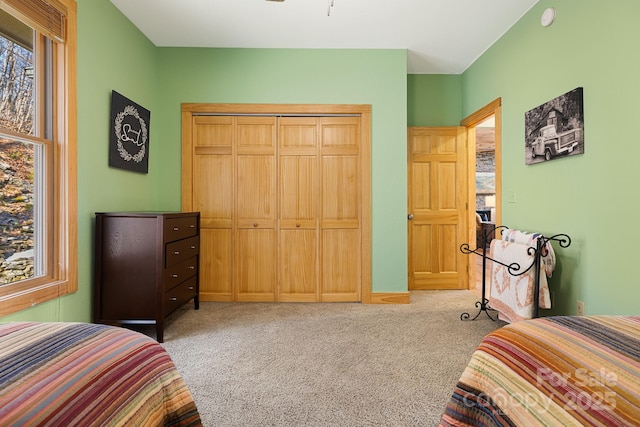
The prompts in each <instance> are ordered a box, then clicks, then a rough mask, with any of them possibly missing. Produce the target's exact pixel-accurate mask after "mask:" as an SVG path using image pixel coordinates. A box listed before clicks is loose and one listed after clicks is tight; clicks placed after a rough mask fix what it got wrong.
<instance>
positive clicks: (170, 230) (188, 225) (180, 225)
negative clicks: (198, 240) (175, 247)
mask: <svg viewBox="0 0 640 427" xmlns="http://www.w3.org/2000/svg"><path fill="white" fill-rule="evenodd" d="M163 233H164V241H165V243H169V242H173V241H174V240H180V239H184V238H186V237H191V236H195V235H196V234H198V217H197V216H195V215H193V216H184V217H177V218H165V220H164V224H163Z"/></svg>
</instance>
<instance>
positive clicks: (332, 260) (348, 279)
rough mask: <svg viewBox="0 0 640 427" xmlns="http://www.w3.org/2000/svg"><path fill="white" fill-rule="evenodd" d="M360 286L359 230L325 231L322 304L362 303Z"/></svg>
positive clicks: (323, 240) (323, 235)
mask: <svg viewBox="0 0 640 427" xmlns="http://www.w3.org/2000/svg"><path fill="white" fill-rule="evenodd" d="M359 284H360V232H359V230H357V229H342V230H341V229H329V230H323V232H322V286H321V289H320V292H321V300H322V301H323V302H356V301H360V286H359Z"/></svg>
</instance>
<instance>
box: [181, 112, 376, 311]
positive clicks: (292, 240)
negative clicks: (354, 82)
mask: <svg viewBox="0 0 640 427" xmlns="http://www.w3.org/2000/svg"><path fill="white" fill-rule="evenodd" d="M313 107H314V106H290V105H287V106H278V105H248V104H241V105H233V104H184V105H183V118H182V125H183V135H182V192H183V194H182V209H183V210H194V211H198V212H200V215H201V245H200V246H201V261H200V299H201V300H203V301H305V302H313V301H325V302H346V301H351V302H355V301H361V300H362V288H363V286H364V282H365V281H366V283H367V284H366V286H368V287H369V286H370V283H369V281H370V278H369V274H368V270H370V262H369V259H370V254H369V249H368V247H369V242H368V239H369V236H368V234H369V233H368V232H366V231H365V230H367V229H368V227H369V216H370V212H369V211H370V201H369V195H368V191H369V184H368V182H369V180H370V176H369V174H370V172H369V167H368V163H369V162H370V155H369V147H368V143H369V142H368V139H369V131H368V129H366V130H364V131H363V122H364V123H366V126H368V123H369V122H368V114H369V108H370V107H369V106H351V108H349V106H346V110H347V111H350V110H355V111H356V112H344V110H345V106H338V107H336V108H334V109H331V108H330V106H315V108H313ZM314 110H317V111H314ZM334 110H337V112H333V113H327V111H334ZM363 111H364V113H365V114H366V117H365V119H364V120H363ZM363 141H365V142H364V143H363ZM365 162H366V163H367V166H365V167H363V163H365ZM365 182H366V184H364V183H365ZM364 191H367V194H366V196H365V195H364ZM363 202H364V203H363ZM365 209H366V212H364V210H365ZM364 247H366V249H365V250H364V251H363V248H364ZM365 264H366V265H365ZM363 269H364V270H365V274H364V275H363Z"/></svg>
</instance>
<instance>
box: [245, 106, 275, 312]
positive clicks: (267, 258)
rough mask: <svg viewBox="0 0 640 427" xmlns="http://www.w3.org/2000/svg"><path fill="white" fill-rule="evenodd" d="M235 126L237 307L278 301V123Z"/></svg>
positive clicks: (266, 120)
mask: <svg viewBox="0 0 640 427" xmlns="http://www.w3.org/2000/svg"><path fill="white" fill-rule="evenodd" d="M235 120H236V150H237V153H236V197H235V201H236V232H235V261H236V262H235V265H236V268H235V274H236V276H235V291H236V301H275V299H276V256H277V253H276V248H277V245H276V118H275V117H259V116H257V117H251V116H248V117H243V116H240V117H236V118H235Z"/></svg>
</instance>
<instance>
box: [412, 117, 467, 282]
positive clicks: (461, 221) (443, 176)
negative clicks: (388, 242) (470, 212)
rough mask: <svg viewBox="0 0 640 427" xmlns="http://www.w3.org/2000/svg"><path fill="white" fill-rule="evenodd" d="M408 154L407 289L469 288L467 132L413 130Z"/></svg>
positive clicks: (428, 129) (443, 128)
mask: <svg viewBox="0 0 640 427" xmlns="http://www.w3.org/2000/svg"><path fill="white" fill-rule="evenodd" d="M407 151H408V166H407V170H408V213H409V218H410V219H409V220H408V227H407V228H408V244H409V248H408V253H409V289H410V290H414V289H466V287H467V265H468V264H467V263H468V259H467V257H468V255H464V254H462V253H461V252H460V245H462V244H463V243H465V242H466V238H467V226H466V219H467V186H468V184H467V182H468V180H467V154H466V137H465V129H464V127H446V128H445V127H442V128H425V127H410V128H409V132H408V150H407Z"/></svg>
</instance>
